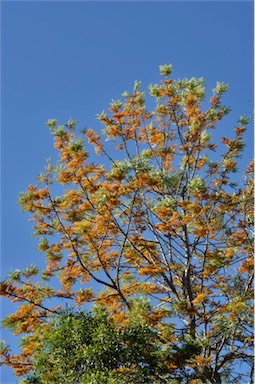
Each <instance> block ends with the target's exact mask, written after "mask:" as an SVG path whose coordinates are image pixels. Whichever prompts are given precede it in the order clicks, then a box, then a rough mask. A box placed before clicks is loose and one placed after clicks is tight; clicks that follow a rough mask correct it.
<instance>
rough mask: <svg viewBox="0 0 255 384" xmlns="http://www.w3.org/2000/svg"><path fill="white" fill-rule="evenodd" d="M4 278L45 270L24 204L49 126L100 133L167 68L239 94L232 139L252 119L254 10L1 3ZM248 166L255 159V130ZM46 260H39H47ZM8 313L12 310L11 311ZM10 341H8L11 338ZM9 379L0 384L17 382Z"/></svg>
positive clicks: (228, 123) (230, 5) (210, 5)
mask: <svg viewBox="0 0 255 384" xmlns="http://www.w3.org/2000/svg"><path fill="white" fill-rule="evenodd" d="M1 6H2V10H1V11H2V31H1V32H2V44H1V53H2V74H1V76H2V87H1V91H2V104H1V107H2V108H1V110H2V113H1V117H2V119H1V138H2V140H1V143H2V159H1V160H2V162H1V163H2V167H1V169H2V188H1V193H2V205H1V209H2V210H1V212H2V213H1V217H2V230H1V237H2V248H1V269H2V277H4V276H5V275H6V274H7V273H8V271H9V270H10V268H11V269H15V268H19V267H20V268H21V267H23V266H24V265H25V264H31V263H36V261H37V259H38V253H37V251H36V241H35V240H34V239H32V231H31V225H30V224H29V223H28V222H27V219H28V216H26V215H25V214H21V213H20V209H19V207H18V206H17V204H16V202H17V198H18V195H19V192H20V191H24V190H25V189H26V187H27V185H28V184H30V183H33V182H34V181H35V175H36V174H38V173H40V172H41V171H42V170H43V167H44V165H45V160H46V159H47V158H49V157H54V156H55V155H54V152H53V150H52V137H51V136H50V134H49V132H48V130H47V128H46V127H45V126H44V124H45V122H46V121H47V120H48V119H49V118H56V119H58V121H59V122H60V123H61V124H63V123H65V122H66V121H67V120H68V119H69V118H70V117H71V118H73V119H75V120H78V121H79V122H80V127H81V128H82V127H84V126H87V127H91V128H95V129H98V127H99V125H98V122H97V121H96V118H95V115H96V114H97V113H100V112H101V111H102V110H103V109H105V110H106V109H107V106H108V103H109V102H110V101H111V99H118V98H120V95H121V93H122V92H123V91H124V90H129V89H132V87H133V82H134V80H141V81H142V83H143V86H144V88H146V87H147V86H148V85H149V84H150V83H153V82H158V81H159V76H158V66H159V65H160V64H165V63H172V64H173V69H174V73H173V77H174V78H182V77H193V76H195V77H201V76H202V77H204V78H205V83H206V87H207V90H208V93H210V90H211V89H212V88H213V87H214V85H215V84H216V81H224V82H226V83H228V84H229V85H230V89H229V91H228V93H227V95H226V96H225V99H224V100H225V103H226V104H227V105H229V106H231V108H232V112H231V114H230V115H229V116H228V117H227V118H226V119H225V123H223V124H222V125H221V129H222V132H221V133H220V134H222V135H224V136H227V135H228V132H229V133H230V132H231V129H232V127H233V125H234V124H235V122H236V121H237V120H238V118H239V116H240V115H248V116H250V115H252V114H253V112H254V105H253V64H254V63H253V3H252V1H226V2H223V1H222V2H221V1H213V2H210V1H198V2H195V1H187V2H185V1H163V2H160V1H159V2H152V1H148V2H146V1H141V2H138V1H131V2H123V1H112V2H107V1H102V2H99V1H94V2H92V1H91V2H88V1H77V2H76V1H73V2H71V1H70V2H68V1H27V2H23V1H16V2H15V1H2V4H1ZM246 142H247V147H246V150H245V153H244V158H243V160H242V167H244V165H245V163H247V162H249V161H250V160H251V159H252V156H253V126H252V125H249V129H248V132H247V135H246ZM39 257H40V256H39ZM2 309H3V312H4V313H5V314H6V313H8V312H10V311H11V310H12V306H11V305H10V304H8V303H6V302H4V305H3V306H2ZM4 336H5V337H7V338H8V340H9V341H10V342H11V341H12V340H13V339H12V337H11V336H10V335H9V334H7V335H6V334H4ZM15 382H16V380H15V378H14V376H12V374H11V371H10V370H7V369H5V368H4V369H3V370H2V379H1V383H3V384H5V383H15Z"/></svg>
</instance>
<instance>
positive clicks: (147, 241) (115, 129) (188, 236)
mask: <svg viewBox="0 0 255 384" xmlns="http://www.w3.org/2000/svg"><path fill="white" fill-rule="evenodd" d="M160 74H161V76H162V80H161V82H160V84H154V85H150V86H149V94H150V95H151V96H152V99H153V100H154V106H153V107H151V108H147V106H146V102H147V99H146V93H145V92H142V91H141V84H140V83H139V82H137V81H136V82H135V83H134V88H133V90H132V92H129V93H128V92H124V93H123V94H122V99H121V100H114V101H112V102H111V103H110V106H109V112H108V113H105V112H102V113H101V114H99V115H98V116H97V118H98V120H99V122H100V123H101V124H102V125H103V130H102V132H101V133H100V134H99V133H98V132H96V131H94V130H92V129H83V130H81V131H80V132H78V128H77V127H78V124H77V122H75V121H73V120H70V121H68V122H67V124H65V125H58V124H57V121H56V120H55V119H52V120H49V121H48V122H47V126H48V127H49V129H50V131H51V133H52V135H53V137H54V147H55V149H56V150H57V151H58V153H59V158H58V162H57V164H55V165H53V164H51V162H50V161H49V162H48V163H47V166H46V168H45V171H44V172H43V173H41V174H39V175H38V177H37V182H36V184H34V185H29V187H28V189H27V191H26V192H24V193H21V195H20V198H19V204H20V206H21V207H22V210H23V211H24V212H29V213H30V214H31V220H32V221H33V223H34V235H35V236H36V237H37V238H38V249H39V250H40V251H41V252H42V253H43V254H44V255H45V262H46V264H45V268H44V270H39V268H38V267H37V266H35V265H32V266H30V267H26V268H25V269H24V270H15V271H13V272H12V273H10V275H9V276H8V278H6V279H5V280H4V281H2V282H1V295H2V296H4V297H6V298H7V299H9V300H11V301H13V302H17V303H19V304H20V305H19V307H18V308H17V310H16V311H15V312H14V313H13V314H11V315H9V316H7V317H6V318H5V320H4V322H3V324H4V326H6V327H7V328H9V329H10V330H11V331H12V332H13V333H14V334H15V335H22V336H23V337H22V341H21V345H20V348H21V349H20V354H19V355H13V354H11V351H10V348H9V346H5V345H3V346H2V350H1V356H2V363H4V364H6V365H9V366H11V367H13V369H14V372H15V374H16V375H17V376H20V377H26V374H28V373H29V372H31V371H34V372H36V370H37V373H38V372H39V371H40V369H41V370H42V371H43V369H44V368H43V365H44V364H45V362H43V363H42V364H41V365H40V364H39V363H38V361H39V362H40V361H42V360H41V359H42V357H40V351H43V350H44V351H51V349H50V348H51V346H52V345H55V344H51V343H52V342H53V341H54V343H55V342H56V343H58V342H59V343H61V342H63V340H62V339H61V338H62V337H63V335H64V334H65V332H64V333H61V332H62V331H63V329H65V326H66V323H65V321H67V320H66V318H65V316H64V317H63V311H62V309H61V308H62V306H63V305H65V303H66V301H68V302H69V303H72V305H73V306H75V307H83V308H90V307H96V308H100V307H102V308H106V311H107V316H106V317H104V319H105V321H104V322H103V323H102V327H103V328H104V327H105V328H104V332H105V335H106V336H105V339H104V341H103V343H105V345H106V350H107V348H108V347H109V345H108V344H107V340H108V339H107V337H108V334H109V332H110V334H111V337H113V338H116V339H114V340H115V341H116V340H117V341H116V342H117V343H118V342H122V341H123V340H122V341H121V337H122V336H123V332H124V333H125V332H126V330H128V329H130V328H128V327H130V313H132V311H134V307H135V306H137V305H138V304H137V303H139V302H141V303H144V302H146V305H145V306H143V305H141V306H140V310H139V315H138V317H137V318H138V320H137V324H136V327H144V328H142V329H143V330H144V329H146V332H145V331H141V337H140V336H139V335H138V333H139V332H138V333H137V334H136V337H137V345H138V346H137V351H138V354H139V353H140V352H139V351H141V349H139V348H140V346H141V345H142V344H143V342H142V339H143V338H144V343H145V344H146V343H147V344H146V345H148V346H149V351H152V350H153V351H154V352H155V354H153V353H154V352H153V353H152V352H151V356H150V357H149V356H148V355H147V357H146V359H147V358H148V359H149V361H150V362H151V366H150V364H147V365H146V364H145V365H141V364H140V363H141V362H140V363H138V360H139V359H138V360H135V361H134V362H133V363H134V364H135V365H134V366H135V367H136V368H134V369H135V370H136V372H135V373H134V374H137V375H139V374H140V373H141V370H142V371H143V374H144V375H145V373H144V372H145V370H146V369H147V373H146V375H147V376H146V375H145V376H146V377H147V379H148V378H149V379H148V380H150V381H148V382H151V383H154V382H155V383H161V382H162V383H164V382H168V383H192V384H195V383H197V384H199V383H237V382H238V383H247V380H250V382H251V383H252V382H253V381H252V380H253V379H252V375H253V369H252V366H253V363H252V336H253V306H252V298H253V295H252V294H253V290H252V282H253V274H254V272H253V238H252V230H253V166H252V163H250V164H249V165H248V167H247V170H246V171H245V173H244V175H243V176H242V177H240V174H239V173H238V162H239V161H240V156H241V152H242V150H243V148H244V141H243V135H244V133H245V130H246V125H247V124H248V120H247V119H246V118H244V117H241V118H240V119H239V121H238V122H237V124H236V126H234V128H233V132H232V133H231V135H232V136H231V137H225V136H229V134H228V132H226V133H225V131H226V130H227V129H226V128H224V129H225V131H224V136H222V137H221V142H220V143H218V142H215V139H214V130H215V129H216V128H217V127H218V126H220V129H222V126H223V123H222V122H221V120H222V119H223V118H224V116H225V115H227V114H228V113H229V112H230V110H229V108H227V107H226V106H224V105H223V104H222V96H223V95H224V93H225V92H226V91H227V88H228V87H227V85H226V84H224V83H217V84H216V87H215V89H213V91H212V95H210V96H209V100H207V95H206V93H205V87H204V81H203V79H202V78H200V79H196V78H191V79H182V80H173V79H172V77H171V74H172V68H171V66H169V65H163V66H160ZM148 103H149V105H151V104H152V101H151V100H149V101H148ZM222 132H223V129H222ZM86 141H87V143H86ZM92 150H93V151H94V152H95V153H94V154H93V151H92ZM90 158H92V161H90ZM144 300H145V301H144ZM68 316H69V317H68V319H71V320H70V321H74V322H77V321H78V320H79V321H84V322H85V323H86V326H85V328H86V327H88V329H87V331H85V333H84V335H82V337H87V336H86V335H87V334H88V332H89V331H88V330H89V329H91V328H90V326H92V325H90V324H89V322H90V321H91V324H94V323H93V321H95V322H96V321H97V320H96V317H93V316H92V317H90V318H89V317H88V316H90V315H88V314H87V315H86V314H85V313H83V315H82V316H81V312H79V310H77V313H76V314H75V313H72V316H71V314H69V315H68ZM104 316H105V315H104ZM58 319H62V320H58ZM141 319H142V323H141ZM59 321H60V322H61V321H62V323H61V327H62V328H61V327H60V328H59V325H60V323H59ZM68 321H69V320H68ZM50 327H52V330H53V329H55V331H54V332H53V333H52V336H49V333H48V332H49V328H50ZM63 327H64V328H63ZM114 327H115V328H114ZM92 328H93V327H92ZM99 328H100V327H99ZM59 329H62V331H61V332H58V330H59ZM100 329H101V328H100ZM135 329H136V331H137V328H135V326H134V328H132V332H136V331H135ZM147 330H149V332H147ZM132 332H131V333H132ZM60 333H61V334H60ZM67 334H68V332H67ZM42 335H45V338H43V337H42ZM50 335H51V333H50ZM121 335H122V336H121ZM149 335H150V336H149ZM151 335H154V336H153V337H155V338H156V339H155V340H157V341H155V342H152V341H151V339H150V337H151ZM131 336H132V335H131ZM138 336H139V337H138ZM75 337H76V336H75ZM97 337H99V336H98V334H97V336H96V338H95V339H94V341H93V342H95V340H96V345H97V348H98V349H96V350H95V354H96V355H97V356H98V354H100V353H101V352H100V348H101V347H102V340H101V339H100V340H101V341H100V342H98V340H97ZM100 337H101V336H100ZM69 341H70V343H71V344H72V343H73V341H72V337H71V335H69V336H68V339H67V343H69ZM115 341H114V343H115ZM139 343H140V344H139ZM114 345H115V344H114ZM124 345H125V344H124ZM135 345H136V344H135ZM139 345H140V346H139ZM78 346H79V342H78ZM80 347H81V345H80ZM44 348H46V349H44ZM48 348H49V349H48ZM71 348H72V347H71ZM150 348H152V350H151V349H150ZM127 349H130V351H132V354H133V351H134V348H133V346H132V343H129V344H128V347H127ZM110 350H111V349H108V350H107V351H108V352H109V351H110ZM79 351H80V350H79V347H78V349H77V353H78V354H79ZM146 351H147V349H145V352H146ZM55 352H56V354H57V353H58V352H57V350H56V351H55ZM55 352H54V353H55ZM83 352H84V350H83ZM108 352H107V353H108ZM163 352H164V353H163ZM107 353H106V356H108V355H107ZM114 353H115V352H114ZM114 353H113V356H114ZM125 353H130V352H128V351H126V352H125ZM141 353H142V351H141ZM44 355H45V354H44ZM46 355H47V354H46ZM46 355H45V356H46ZM35 356H39V357H40V358H39V360H36V358H35ZM42 356H43V355H42ZM54 356H55V355H52V358H53V359H54V358H55V357H54ZM61 356H62V358H63V360H61V361H62V362H63V364H65V359H64V355H63V354H62V355H61ZM134 356H136V355H134ZM152 356H154V357H153V358H152ZM155 356H156V357H155ZM162 356H164V359H165V361H163V360H164V359H163V360H162ZM122 357H123V356H122V355H121V353H120V356H119V358H120V361H118V364H121V361H122V360H121V359H122ZM136 357H137V356H136ZM136 357H134V358H136ZM141 357H144V356H143V355H142V354H141V355H139V358H141ZM80 358H81V357H80V356H78V357H77V359H78V360H77V361H79V359H80ZM56 359H58V356H57V355H56ZM84 359H85V358H84ZM155 359H156V360H157V361H156V360H155ZM57 361H60V360H57ZM126 361H129V363H130V361H131V360H126ZM147 361H148V360H147ZM110 362H111V360H109V364H110ZM94 363H95V361H94V360H93V364H94ZM115 363H116V361H115ZM131 363H132V361H131ZM131 363H130V364H131ZM133 363H132V364H133ZM38 364H39V365H40V367H39V366H38ZM59 364H60V363H59ZM79 364H80V363H79ZM84 364H85V365H86V362H85V360H84V362H83V363H81V366H84ZM93 364H92V365H93ZM116 364H117V363H116ZM160 364H161V365H160ZM162 364H163V365H162ZM159 366H161V367H162V366H163V367H164V369H165V367H167V371H166V372H165V373H164V374H165V375H168V376H165V377H169V379H168V381H163V376H160V377H156V376H153V375H154V373H155V370H156V368H155V367H159ZM240 366H241V368H240ZM38 367H39V368H38ZM119 367H120V366H119V365H118V367H117V368H119ZM146 367H147V368H146ZM101 368H102V375H104V373H103V371H104V369H103V366H101ZM101 368H100V369H101ZM115 368H116V367H115ZM115 368H114V367H113V369H115ZM117 368H116V369H117ZM145 368H146V369H145ZM38 369H39V371H38ZM162 369H163V368H162ZM153 370H154V371H153ZM42 371H40V372H42ZM85 371H86V370H85ZM85 371H84V372H85ZM67 372H68V373H67V375H68V374H70V375H71V376H70V377H72V372H71V371H70V372H69V371H68V370H67ZM89 372H90V374H91V372H92V371H89ZM100 372H101V371H100ZM157 372H159V371H157ZM161 373H162V372H161ZM161 373H160V374H161ZM40 374H42V373H40ZM55 374H57V373H56V372H55ZM59 374H60V373H59ZM150 375H151V376H150ZM145 376H144V377H145ZM66 377H67V376H66ZM102 377H103V376H102ZM108 379H109V378H108ZM147 379H146V380H147ZM75 380H78V379H77V378H75V379H74V381H73V382H79V381H75ZM84 380H85V379H84ZM95 380H96V379H95ZM100 380H103V379H102V378H101V379H98V381H94V382H100V383H101V382H103V381H100ZM109 380H110V379H109ZM111 380H113V379H111ZM135 380H136V379H134V381H133V382H137V383H140V382H143V381H141V378H140V379H137V381H135ZM139 380H140V381H139ZM27 382H28V381H27ZM42 382H45V381H42ZM66 382H67V381H66ZM81 382H82V381H81ZM85 382H86V383H90V382H92V381H84V383H85ZM112 382H114V381H112ZM130 382H131V381H130ZM144 382H146V381H144ZM109 383H111V381H109Z"/></svg>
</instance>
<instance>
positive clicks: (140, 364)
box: [21, 309, 160, 384]
mask: <svg viewBox="0 0 255 384" xmlns="http://www.w3.org/2000/svg"><path fill="white" fill-rule="evenodd" d="M137 311H138V309H136V310H134V313H135V312H137ZM48 326H49V328H48V329H47V330H46V332H44V333H43V335H42V337H41V346H40V347H39V348H38V350H37V351H36V353H35V355H34V356H33V362H32V364H33V367H34V370H33V372H32V374H30V375H29V376H28V377H27V378H26V379H25V380H23V381H21V383H26V384H28V383H40V384H51V383H52V384H53V383H59V384H61V383H63V384H64V383H81V384H90V383H105V384H111V383H125V382H129V383H151V382H152V380H153V378H155V377H156V376H157V373H156V371H157V370H159V369H160V368H159V364H158V361H159V359H158V356H159V350H158V345H157V343H156V338H155V335H154V334H153V332H152V331H151V329H150V328H149V327H148V326H147V325H146V324H142V323H140V324H139V323H135V321H134V319H133V321H132V323H131V324H130V325H127V326H126V327H117V328H116V327H115V326H114V324H113V322H112V321H111V320H109V319H108V317H107V315H106V313H105V312H104V311H102V310H96V311H94V313H93V314H92V313H86V312H84V311H80V312H73V311H72V310H69V309H68V310H66V311H63V312H62V313H61V314H60V315H59V316H58V317H54V318H52V319H50V320H49V322H48Z"/></svg>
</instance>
